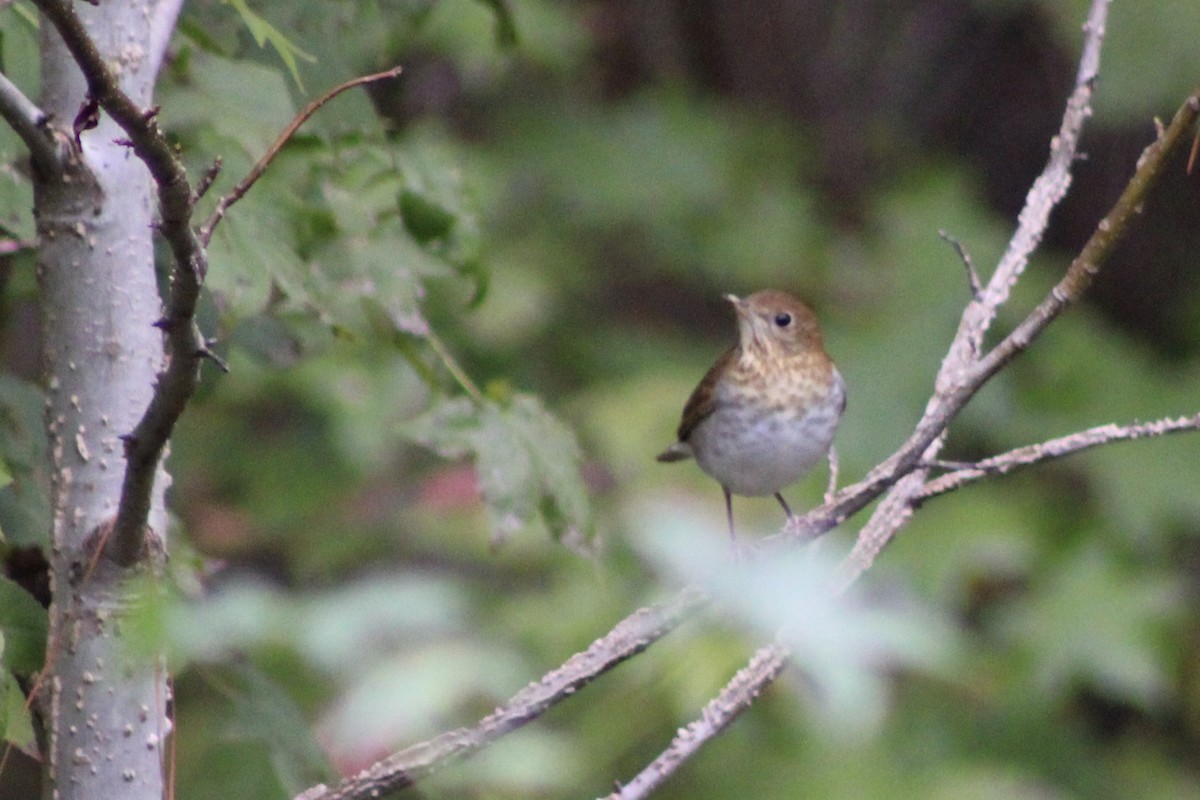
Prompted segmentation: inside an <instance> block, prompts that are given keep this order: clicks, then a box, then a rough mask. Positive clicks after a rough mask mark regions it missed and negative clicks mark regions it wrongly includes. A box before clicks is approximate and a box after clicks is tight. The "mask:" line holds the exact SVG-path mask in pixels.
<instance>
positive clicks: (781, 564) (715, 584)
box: [631, 504, 962, 737]
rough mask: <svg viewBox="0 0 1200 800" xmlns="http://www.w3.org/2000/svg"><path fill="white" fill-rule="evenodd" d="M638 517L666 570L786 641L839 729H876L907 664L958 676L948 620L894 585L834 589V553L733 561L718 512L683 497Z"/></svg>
mask: <svg viewBox="0 0 1200 800" xmlns="http://www.w3.org/2000/svg"><path fill="white" fill-rule="evenodd" d="M635 525H637V526H638V530H637V531H636V534H637V535H634V536H633V537H631V541H632V542H634V543H636V544H637V546H638V549H639V550H641V551H642V552H643V553H644V554H645V555H646V556H647V558H648V559H649V560H650V561H651V562H652V563H655V564H657V565H660V566H661V567H662V571H663V572H665V573H669V574H674V575H675V576H677V577H678V578H679V579H680V581H681V582H682V583H684V584H688V585H699V586H703V587H704V588H705V590H706V591H707V592H708V593H709V595H710V596H712V597H713V599H714V600H716V601H717V605H716V608H717V610H718V611H719V612H721V613H723V614H725V615H726V616H727V617H728V618H730V619H732V620H733V622H734V623H735V625H736V628H737V629H738V630H744V629H745V628H746V627H747V626H749V627H750V628H752V629H754V630H756V631H758V632H759V633H760V634H761V635H762V636H763V637H764V638H768V639H769V638H771V637H777V638H778V640H779V641H781V642H783V643H784V644H786V645H787V647H788V649H789V651H790V653H791V660H792V661H793V662H794V663H795V664H796V665H797V666H798V667H799V668H800V670H802V671H803V673H804V677H805V683H806V684H808V685H811V686H812V687H813V691H812V692H811V696H812V697H813V699H814V700H815V701H816V703H817V710H818V711H820V712H821V714H822V718H823V719H825V720H827V721H828V727H829V729H830V731H831V732H832V733H835V734H847V735H851V736H855V737H859V736H862V735H864V734H867V733H870V732H872V731H873V730H875V729H877V728H878V726H879V725H881V724H882V722H883V719H884V715H885V712H886V711H887V707H888V703H887V700H888V694H889V685H890V683H891V682H892V679H893V675H894V673H895V672H896V671H897V670H899V669H910V670H916V671H920V672H924V673H927V674H935V675H936V674H942V675H950V674H953V667H954V664H955V661H957V660H958V656H959V653H960V651H961V649H962V643H961V642H960V641H959V636H958V633H957V631H956V630H955V627H954V625H953V624H952V623H951V622H950V621H949V620H947V619H944V618H942V617H940V616H939V615H937V614H936V613H935V612H934V611H933V610H932V609H928V608H923V607H920V606H919V605H917V604H916V603H914V602H913V601H912V600H910V599H909V598H906V597H904V596H903V594H901V593H898V592H895V591H890V592H887V593H884V594H883V595H882V596H878V597H873V596H870V595H868V594H867V593H865V592H862V591H860V590H859V589H857V588H853V589H852V590H851V591H849V592H847V593H845V594H843V595H840V596H835V595H834V594H833V593H832V592H830V591H829V586H830V578H831V576H832V575H834V574H835V570H836V569H837V561H836V560H834V559H833V558H832V557H831V556H824V557H822V556H823V554H822V553H820V552H819V551H811V552H806V551H803V550H791V551H788V552H784V551H778V552H773V553H772V554H771V556H770V557H769V558H761V559H755V560H753V561H750V560H745V559H741V560H734V559H733V558H732V557H731V552H730V545H729V540H728V537H727V536H726V535H725V532H724V530H723V526H722V525H721V522H720V521H719V518H718V519H713V518H712V517H709V516H701V515H699V514H698V513H688V511H687V510H685V509H684V508H682V507H680V506H679V505H677V504H672V505H670V506H658V507H649V508H647V509H643V510H640V511H639V512H638V513H637V514H636V523H635Z"/></svg>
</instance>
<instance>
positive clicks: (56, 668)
mask: <svg viewBox="0 0 1200 800" xmlns="http://www.w3.org/2000/svg"><path fill="white" fill-rule="evenodd" d="M171 6H174V7H175V9H176V10H177V7H178V3H172V2H165V3H162V2H154V0H149V1H148V2H112V1H111V0H110V1H109V2H105V3H104V4H102V6H100V7H93V6H89V5H85V4H76V11H77V13H78V14H79V16H80V18H81V19H82V21H83V22H84V24H85V26H86V27H87V29H88V31H89V35H90V37H91V38H92V40H93V41H94V42H95V44H96V47H97V48H98V49H99V51H100V52H101V53H102V54H103V56H104V58H105V60H106V62H107V63H108V64H109V67H110V69H112V71H113V72H114V73H116V74H117V75H118V76H119V79H120V82H121V85H122V88H123V89H124V91H125V92H127V93H128V94H129V95H130V97H131V98H133V99H134V100H135V101H136V102H138V103H139V104H141V105H143V106H145V105H149V102H150V97H151V94H152V91H153V86H154V79H155V74H156V72H157V68H158V65H159V63H160V59H161V54H162V48H163V45H164V42H165V35H164V33H163V30H164V28H165V29H167V30H169V28H170V25H166V24H165V22H167V21H169V22H171V23H173V21H174V11H172V10H171ZM164 16H166V17H169V20H164ZM41 36H42V41H41V53H42V64H41V67H42V97H41V107H42V109H43V110H44V111H45V112H46V113H47V114H48V115H49V116H50V118H51V119H52V120H54V122H55V123H57V126H56V127H57V128H58V131H59V132H58V135H59V136H60V137H62V138H64V139H67V140H70V139H71V138H72V136H71V134H70V133H67V132H66V129H68V128H69V127H70V126H71V123H72V121H75V128H76V130H77V133H76V137H75V138H76V139H77V141H69V142H66V143H64V144H65V145H66V146H65V148H64V149H65V150H66V151H68V152H69V153H70V155H69V156H68V158H67V159H65V162H64V163H62V164H60V169H59V170H38V171H37V172H38V174H37V175H36V176H35V196H34V213H35V216H36V220H37V229H38V236H39V239H40V249H39V259H38V283H39V288H40V292H41V296H40V302H41V308H42V324H43V327H44V341H45V353H44V360H45V364H44V369H45V376H46V387H47V412H46V413H47V426H48V430H49V434H50V447H51V457H52V459H53V472H54V476H55V477H54V487H53V504H54V505H53V508H54V522H53V532H52V537H53V538H52V558H51V574H52V580H53V588H54V601H53V605H52V607H51V636H50V644H49V649H48V654H47V667H46V674H45V675H44V676H43V681H42V686H41V691H40V698H39V699H40V712H41V717H42V724H43V727H44V731H45V742H44V746H45V748H46V753H47V755H48V757H49V764H48V770H47V773H46V775H47V782H46V787H45V793H46V796H47V797H55V798H62V799H63V800H66V799H67V798H113V797H121V798H160V797H162V796H163V769H162V763H163V762H162V752H163V742H164V739H165V738H166V736H167V735H168V733H169V729H170V722H169V720H168V719H167V715H166V704H167V699H168V697H167V683H166V680H165V677H166V676H165V671H164V669H163V665H162V663H161V661H160V660H158V659H153V658H151V659H146V658H145V657H144V655H143V656H141V657H140V658H139V657H137V656H135V655H133V654H131V653H130V652H129V650H128V648H127V646H126V645H125V642H123V641H122V617H123V615H124V614H125V611H126V609H127V607H128V604H129V602H130V601H131V599H132V598H131V597H130V595H129V591H128V584H129V578H131V577H133V576H135V575H137V574H144V573H146V572H147V571H148V570H149V571H155V572H156V571H158V570H159V569H160V565H161V563H162V558H161V554H162V552H163V542H164V540H163V537H164V535H165V531H166V512H165V507H164V503H163V493H164V491H165V489H166V486H167V482H168V480H167V476H166V473H165V471H164V470H163V469H162V468H161V466H160V467H159V470H158V474H157V479H156V481H155V488H154V491H153V498H152V503H151V510H150V513H149V516H148V519H147V520H146V525H147V537H146V541H147V547H146V552H145V553H143V554H142V556H141V558H139V559H138V560H137V561H136V562H135V563H134V564H133V565H132V566H130V567H121V566H119V565H118V564H117V563H115V562H114V561H112V560H111V559H110V558H109V557H108V556H107V554H106V553H104V552H103V551H102V546H103V543H104V541H105V540H106V538H107V537H106V531H108V530H110V529H111V525H112V520H113V517H114V514H115V513H116V510H117V507H118V503H119V501H120V494H121V486H122V478H123V475H124V472H125V457H124V443H123V440H122V437H123V436H124V435H126V434H128V433H129V432H130V431H131V430H133V428H134V426H135V425H136V424H137V422H138V420H139V418H140V417H141V416H142V414H143V413H144V411H145V409H146V406H147V404H148V403H149V401H150V398H151V395H152V393H153V390H154V385H155V379H156V376H157V374H158V373H159V371H160V370H161V368H162V366H163V352H164V351H163V337H162V332H161V331H160V330H159V329H158V328H156V327H155V322H156V321H158V320H159V319H160V317H161V315H162V310H161V302H160V299H159V292H158V283H157V280H156V277H155V268H154V248H153V241H152V236H153V226H152V221H153V218H152V214H153V207H154V205H153V188H154V187H153V184H152V181H151V177H150V174H149V172H148V171H147V169H146V166H145V165H144V164H143V163H142V161H141V160H140V159H138V158H137V157H136V156H135V155H134V153H133V152H132V150H131V149H130V148H129V147H128V146H127V145H126V144H124V143H122V140H123V139H124V134H123V132H122V131H121V130H120V128H119V127H118V126H117V125H116V124H115V123H114V122H113V121H112V120H111V119H110V118H108V117H107V115H104V114H99V118H98V120H96V122H97V123H98V124H97V125H96V127H94V128H91V129H83V128H84V127H86V126H83V125H81V124H80V120H81V119H83V118H84V117H86V116H88V115H87V114H86V113H85V114H81V113H80V112H81V109H83V108H84V107H85V105H86V104H87V84H86V82H85V80H84V78H83V75H82V73H81V72H80V70H79V68H78V67H77V66H76V63H75V61H74V60H73V58H72V56H71V54H70V53H69V52H68V50H67V49H66V47H65V46H64V43H63V41H62V39H61V38H60V37H59V35H58V34H57V33H56V32H55V28H54V26H53V25H50V24H47V23H46V21H45V20H43V24H42V26H41Z"/></svg>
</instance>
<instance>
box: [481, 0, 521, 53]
mask: <svg viewBox="0 0 1200 800" xmlns="http://www.w3.org/2000/svg"><path fill="white" fill-rule="evenodd" d="M479 2H481V3H483V4H484V5H485V6H487V7H488V8H490V9H491V10H492V14H493V15H494V16H495V18H496V44H498V45H500V46H501V47H515V46H516V44H517V22H516V20H515V19H513V13H512V9H511V8H510V7H509V5H508V2H507V0H479Z"/></svg>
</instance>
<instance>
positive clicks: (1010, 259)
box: [937, 0, 1109, 391]
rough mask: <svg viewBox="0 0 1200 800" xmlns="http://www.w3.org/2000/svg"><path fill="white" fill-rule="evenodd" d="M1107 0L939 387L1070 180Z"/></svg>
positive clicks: (979, 337)
mask: <svg viewBox="0 0 1200 800" xmlns="http://www.w3.org/2000/svg"><path fill="white" fill-rule="evenodd" d="M1108 5H1109V0H1092V4H1091V8H1090V9H1089V10H1088V17H1087V22H1086V23H1085V24H1084V26H1083V30H1084V43H1083V53H1082V55H1081V56H1080V59H1079V69H1078V71H1077V72H1076V76H1075V89H1074V91H1072V92H1071V96H1070V98H1068V100H1067V107H1066V111H1065V112H1064V113H1063V118H1062V123H1061V125H1060V126H1059V130H1058V135H1057V136H1055V137H1054V138H1053V139H1052V140H1051V142H1050V156H1049V158H1048V160H1047V162H1046V166H1045V167H1044V168H1043V169H1042V173H1041V174H1040V175H1039V176H1038V177H1037V179H1036V180H1035V181H1034V182H1033V186H1031V187H1030V189H1029V194H1028V195H1026V197H1025V207H1024V208H1022V209H1021V213H1020V215H1019V216H1018V217H1017V229H1016V231H1014V232H1013V235H1012V238H1011V239H1010V240H1009V243H1008V248H1007V249H1006V250H1005V252H1004V255H1003V256H1001V258H1000V263H999V264H998V265H997V266H996V271H995V272H993V273H992V277H991V280H989V281H988V285H987V287H986V289H985V290H984V292H983V295H982V297H980V298H979V300H978V301H977V302H972V303H969V304H968V305H967V308H966V309H965V310H964V312H963V315H962V320H961V322H960V323H959V329H958V333H957V334H956V335H955V337H954V344H953V345H952V346H951V349H950V353H949V355H948V356H947V359H946V361H947V362H948V363H944V364H943V368H942V371H941V373H939V375H938V383H937V387H938V390H939V391H941V390H942V389H943V387H944V384H945V383H946V382H947V381H951V380H953V377H954V375H953V373H954V372H956V371H957V369H958V365H960V364H965V363H967V361H968V360H969V358H970V356H971V354H972V353H979V352H981V351H982V348H983V336H984V334H985V333H986V332H987V330H988V328H989V327H990V326H991V323H992V320H993V319H995V316H996V310H997V309H998V308H999V307H1000V306H1001V305H1003V303H1004V302H1005V300H1007V299H1008V295H1009V291H1010V290H1011V289H1012V287H1013V285H1014V284H1016V282H1017V278H1019V277H1020V275H1021V273H1022V272H1024V270H1025V266H1026V265H1027V264H1028V263H1029V256H1030V255H1031V254H1032V253H1033V251H1034V250H1035V249H1036V248H1037V246H1038V244H1040V243H1041V241H1042V236H1043V235H1044V234H1045V232H1046V226H1047V224H1048V223H1049V221H1050V212H1051V211H1053V210H1054V208H1055V206H1057V205H1058V204H1059V202H1061V201H1062V199H1063V197H1065V196H1066V194H1067V189H1068V188H1069V187H1070V185H1071V167H1072V166H1073V165H1074V163H1075V154H1076V151H1077V149H1078V145H1079V137H1080V134H1081V133H1082V131H1083V123H1084V121H1085V120H1086V119H1087V118H1088V117H1090V116H1091V115H1092V108H1091V100H1092V92H1093V90H1094V89H1095V86H1096V78H1097V77H1098V75H1099V73H1100V49H1101V45H1102V44H1103V43H1104V33H1105V27H1106V25H1107V20H1108Z"/></svg>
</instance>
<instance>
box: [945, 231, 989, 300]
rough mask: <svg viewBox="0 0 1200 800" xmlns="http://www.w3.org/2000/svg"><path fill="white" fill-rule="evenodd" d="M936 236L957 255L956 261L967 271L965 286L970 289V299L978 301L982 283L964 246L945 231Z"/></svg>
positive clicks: (981, 292) (981, 291)
mask: <svg viewBox="0 0 1200 800" xmlns="http://www.w3.org/2000/svg"><path fill="white" fill-rule="evenodd" d="M938 236H940V237H941V238H942V240H943V241H945V242H946V243H947V244H949V245H950V246H951V247H953V248H954V252H956V253H958V260H959V261H961V262H962V263H963V266H964V267H965V268H966V270H967V285H968V286H969V287H970V288H971V297H972V299H975V300H979V299H980V298H981V297H982V296H983V283H982V282H981V281H980V280H979V273H978V272H976V271H975V261H974V259H972V258H971V254H970V253H969V252H968V251H967V247H966V245H964V244H963V243H962V242H960V241H959V240H958V239H956V238H954V237H953V236H951V235H950V234H949V233H947V232H946V231H938Z"/></svg>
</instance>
